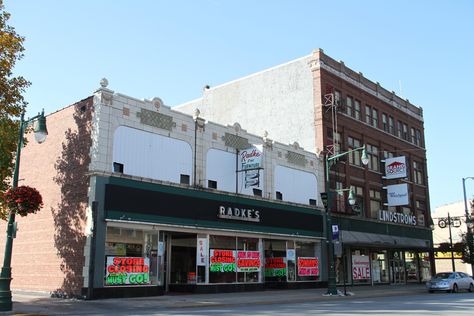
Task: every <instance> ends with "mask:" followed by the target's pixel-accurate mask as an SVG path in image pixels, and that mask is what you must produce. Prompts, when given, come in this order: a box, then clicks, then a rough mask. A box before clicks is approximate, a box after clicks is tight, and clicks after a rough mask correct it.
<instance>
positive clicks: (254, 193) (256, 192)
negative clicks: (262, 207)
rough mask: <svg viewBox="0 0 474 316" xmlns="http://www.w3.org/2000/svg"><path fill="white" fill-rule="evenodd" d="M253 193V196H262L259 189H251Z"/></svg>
mask: <svg viewBox="0 0 474 316" xmlns="http://www.w3.org/2000/svg"><path fill="white" fill-rule="evenodd" d="M253 195H255V196H262V190H260V189H255V188H254V189H253Z"/></svg>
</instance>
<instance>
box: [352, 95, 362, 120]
mask: <svg viewBox="0 0 474 316" xmlns="http://www.w3.org/2000/svg"><path fill="white" fill-rule="evenodd" d="M354 118H355V119H356V120H358V121H360V118H361V114H360V101H359V100H355V101H354Z"/></svg>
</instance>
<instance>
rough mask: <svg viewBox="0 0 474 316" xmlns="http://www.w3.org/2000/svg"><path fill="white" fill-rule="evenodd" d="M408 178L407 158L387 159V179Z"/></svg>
mask: <svg viewBox="0 0 474 316" xmlns="http://www.w3.org/2000/svg"><path fill="white" fill-rule="evenodd" d="M406 177H407V165H406V159H405V156H400V157H394V158H386V159H385V178H386V179H398V178H406Z"/></svg>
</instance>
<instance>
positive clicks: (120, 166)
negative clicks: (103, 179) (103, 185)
mask: <svg viewBox="0 0 474 316" xmlns="http://www.w3.org/2000/svg"><path fill="white" fill-rule="evenodd" d="M114 172H118V173H123V163H118V162H114Z"/></svg>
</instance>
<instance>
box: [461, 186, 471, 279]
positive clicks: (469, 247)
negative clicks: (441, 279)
mask: <svg viewBox="0 0 474 316" xmlns="http://www.w3.org/2000/svg"><path fill="white" fill-rule="evenodd" d="M467 179H471V180H474V177H467V178H462V191H463V193H464V211H465V215H466V226H467V232H466V242H467V247H468V249H469V259H470V261H472V258H473V257H474V256H473V255H474V244H473V243H474V240H473V236H472V222H471V217H470V216H469V210H468V209H467V199H466V180H467ZM471 276H474V264H472V262H471Z"/></svg>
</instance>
